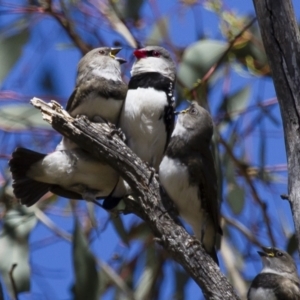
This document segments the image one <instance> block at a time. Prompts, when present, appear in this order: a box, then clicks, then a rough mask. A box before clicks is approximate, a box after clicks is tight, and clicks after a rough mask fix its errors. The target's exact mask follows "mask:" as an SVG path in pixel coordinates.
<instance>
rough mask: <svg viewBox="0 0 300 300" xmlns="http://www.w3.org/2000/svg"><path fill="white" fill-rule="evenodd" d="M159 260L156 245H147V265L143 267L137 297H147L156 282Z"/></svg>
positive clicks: (136, 291)
mask: <svg viewBox="0 0 300 300" xmlns="http://www.w3.org/2000/svg"><path fill="white" fill-rule="evenodd" d="M158 263H159V260H158V259H157V255H156V251H155V246H154V245H153V244H152V245H151V246H149V247H147V252H146V265H145V266H144V268H143V273H142V275H141V277H140V278H139V282H138V284H137V287H136V288H135V293H134V295H135V299H147V298H148V295H149V293H150V291H151V289H152V288H153V286H154V282H155V281H156V279H157V278H156V277H157V269H158Z"/></svg>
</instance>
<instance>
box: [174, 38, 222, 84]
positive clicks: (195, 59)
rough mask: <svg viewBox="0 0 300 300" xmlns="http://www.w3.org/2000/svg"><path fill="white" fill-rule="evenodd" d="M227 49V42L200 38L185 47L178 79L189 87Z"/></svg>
mask: <svg viewBox="0 0 300 300" xmlns="http://www.w3.org/2000/svg"><path fill="white" fill-rule="evenodd" d="M226 49H227V43H225V42H221V41H217V40H201V41H199V42H196V43H194V44H192V45H191V46H189V47H187V48H186V49H185V51H184V54H183V57H182V62H181V63H180V65H179V68H178V74H177V75H178V78H179V80H180V81H181V82H182V83H183V84H184V85H185V86H186V87H187V88H189V89H191V88H193V86H194V84H195V83H196V82H197V80H198V79H202V77H203V76H204V75H205V74H206V73H207V71H208V70H209V69H210V68H211V67H212V66H213V65H214V64H215V63H216V62H218V61H219V59H220V58H221V56H222V55H223V53H224V52H225V51H226Z"/></svg>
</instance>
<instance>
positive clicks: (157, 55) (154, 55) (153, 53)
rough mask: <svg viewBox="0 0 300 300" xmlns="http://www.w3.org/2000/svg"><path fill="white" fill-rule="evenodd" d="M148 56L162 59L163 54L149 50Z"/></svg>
mask: <svg viewBox="0 0 300 300" xmlns="http://www.w3.org/2000/svg"><path fill="white" fill-rule="evenodd" d="M147 56H153V57H160V56H161V54H160V53H159V52H158V51H156V50H149V51H147Z"/></svg>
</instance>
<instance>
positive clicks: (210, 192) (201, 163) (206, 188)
mask: <svg viewBox="0 0 300 300" xmlns="http://www.w3.org/2000/svg"><path fill="white" fill-rule="evenodd" d="M188 164H189V166H188V170H189V173H190V174H189V176H190V180H191V183H192V184H197V185H198V187H199V190H198V197H199V200H200V201H201V205H202V207H203V209H204V210H205V211H206V212H207V213H208V215H209V216H210V217H211V219H212V221H213V224H214V227H215V230H216V231H217V232H218V233H219V234H221V235H222V229H221V227H220V207H219V201H218V185H217V174H216V169H215V164H214V160H213V156H212V154H211V150H210V148H209V147H208V146H206V145H204V147H202V149H201V153H200V154H199V151H198V152H195V153H194V155H191V156H190V159H189V162H188Z"/></svg>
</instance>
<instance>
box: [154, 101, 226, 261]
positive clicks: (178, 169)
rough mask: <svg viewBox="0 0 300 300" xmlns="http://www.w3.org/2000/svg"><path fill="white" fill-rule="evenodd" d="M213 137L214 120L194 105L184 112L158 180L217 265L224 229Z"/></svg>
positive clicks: (161, 165)
mask: <svg viewBox="0 0 300 300" xmlns="http://www.w3.org/2000/svg"><path fill="white" fill-rule="evenodd" d="M212 135H213V122H212V118H211V116H210V115H209V113H208V112H207V111H206V110H205V109H204V108H202V107H201V106H200V105H198V104H197V103H196V102H195V103H193V104H192V105H191V106H190V107H189V108H188V109H186V110H183V111H181V112H180V113H179V116H178V120H177V123H176V125H175V129H174V131H173V133H172V136H171V140H170V143H169V145H168V147H167V150H166V154H165V156H164V158H163V160H162V162H161V164H160V166H159V180H160V183H161V185H162V187H163V188H164V190H165V191H166V193H167V194H168V196H169V197H170V198H171V200H173V202H174V204H175V206H176V208H177V210H178V212H179V215H180V216H181V217H182V218H183V219H184V220H185V221H186V222H187V223H188V224H189V225H190V226H191V227H192V229H193V231H194V234H195V235H196V237H197V239H199V240H200V241H201V242H202V243H203V246H204V248H205V250H206V251H207V252H208V253H209V254H210V256H211V257H212V258H213V259H214V260H215V262H217V263H218V258H217V254H216V251H215V243H216V236H217V233H219V234H222V229H221V228H220V201H219V200H218V191H217V175H216V170H215V165H214V160H213V156H212V152H211V149H210V144H211V139H212Z"/></svg>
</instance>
